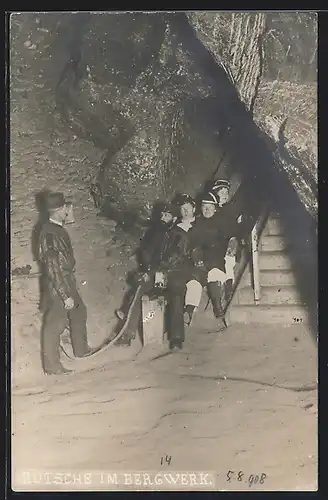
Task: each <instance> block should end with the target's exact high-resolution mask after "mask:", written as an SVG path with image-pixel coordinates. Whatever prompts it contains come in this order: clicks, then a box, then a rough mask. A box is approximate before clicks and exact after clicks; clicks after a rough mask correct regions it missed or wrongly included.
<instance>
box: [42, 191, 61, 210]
mask: <svg viewBox="0 0 328 500" xmlns="http://www.w3.org/2000/svg"><path fill="white" fill-rule="evenodd" d="M45 204H46V207H47V209H48V210H55V209H57V208H61V207H63V206H64V205H65V204H66V200H65V197H64V195H63V193H48V194H47V195H46V197H45Z"/></svg>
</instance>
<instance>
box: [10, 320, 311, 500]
mask: <svg viewBox="0 0 328 500" xmlns="http://www.w3.org/2000/svg"><path fill="white" fill-rule="evenodd" d="M204 316H205V318H206V319H207V321H204ZM200 323H201V325H200ZM205 323H207V325H208V326H209V327H210V328H211V326H212V323H213V322H212V320H211V319H210V318H209V317H208V313H201V312H199V314H198V318H197V323H196V324H195V325H194V326H193V328H191V329H190V331H189V332H188V338H187V341H186V343H185V348H184V350H183V351H182V352H181V353H174V354H170V355H168V356H163V357H158V356H159V355H160V354H161V353H164V352H165V351H164V349H163V348H161V347H160V346H154V347H150V346H149V347H148V348H145V349H144V350H143V351H140V346H139V345H138V342H137V341H135V345H133V346H132V347H131V348H112V349H111V350H110V351H109V352H108V353H106V354H105V355H103V356H101V355H100V356H98V358H97V359H96V360H95V361H94V363H92V362H91V361H90V360H89V361H88V363H89V365H88V366H87V365H86V364H85V365H84V366H83V362H82V363H81V367H80V368H78V369H77V372H75V373H74V374H70V375H68V376H65V377H44V378H43V379H42V380H41V379H40V381H39V383H38V384H31V385H29V386H28V385H26V386H25V387H23V386H22V387H20V388H16V390H14V391H13V396H12V413H13V421H12V423H13V425H12V433H13V437H12V452H13V487H14V489H17V490H36V491H38V490H45V491H47V490H51V489H53V490H57V489H58V490H63V489H66V490H70V489H73V490H74V489H79V488H81V489H86V490H88V489H89V490H97V489H105V490H110V489H113V488H116V489H130V488H131V486H129V481H130V479H129V478H130V476H128V475H127V476H125V475H124V473H125V474H129V473H130V472H131V471H133V472H136V471H143V472H144V473H145V472H149V471H155V472H158V473H159V472H160V473H164V472H165V473H170V474H176V473H177V472H179V471H180V472H181V471H189V472H194V471H198V472H199V471H203V472H204V471H205V472H207V473H209V474H210V476H209V477H210V478H214V479H213V480H212V482H214V480H215V483H213V485H212V486H203V489H204V488H205V489H208V488H210V489H211V487H214V488H215V489H219V490H249V489H256V490H258V489H261V490H314V489H316V484H317V409H316V408H317V393H316V390H307V389H311V388H312V389H313V386H315V382H316V349H315V347H314V345H313V343H312V340H311V338H310V335H309V334H308V332H307V331H306V330H304V329H302V327H300V326H295V327H289V328H286V329H281V328H279V329H277V328H274V327H270V328H267V327H266V328H260V327H256V328H250V327H246V326H245V327H243V326H238V327H237V326H235V327H230V328H229V330H227V331H226V332H225V333H220V334H218V333H206V329H204V326H205ZM154 358H157V359H154ZM218 377H219V379H218ZM225 377H226V378H225ZM272 384H275V386H272ZM281 386H283V387H281ZM300 387H303V389H305V390H303V391H298V390H297V389H298V388H300ZM295 389H296V391H295ZM163 457H164V459H163ZM165 457H170V458H166V459H165ZM161 461H162V462H163V464H162V463H161ZM168 462H170V464H168ZM229 470H230V471H235V473H234V474H231V473H230V475H229V476H231V480H230V481H228V477H229V476H228V475H227V474H228V472H229ZM120 471H121V472H120ZM240 471H242V472H241V474H240V475H239V477H240V478H241V479H242V480H239V479H238V474H237V473H238V472H240ZM56 472H57V473H58V472H60V473H61V474H70V476H66V477H67V478H68V479H66V480H65V481H67V482H68V484H62V482H63V481H64V479H63V477H64V476H63V475H62V476H58V477H60V478H61V479H58V477H57V479H55V478H56V476H55V473H56ZM155 472H154V473H155ZM45 473H49V475H48V476H46V475H44V474H45ZM115 473H116V474H117V483H118V484H114V485H113V484H107V483H108V481H109V479H106V478H108V476H106V474H109V475H110V477H111V478H112V477H113V474H115ZM42 474H43V476H42ZM78 474H85V476H82V477H83V478H85V479H82V480H81V479H80V480H79V481H82V484H81V485H80V484H79V482H78V480H77V479H76V477H77V475H78ZM88 474H89V475H88ZM256 476H258V477H259V478H261V477H262V478H263V480H262V482H263V484H260V482H258V483H257V484H254V483H252V478H255V477H256ZM72 478H73V479H72ZM101 478H102V479H101ZM136 481H137V479H136ZM58 482H59V483H60V484H58ZM166 487H168V486H166ZM134 488H136V489H147V488H148V489H149V488H154V489H162V486H158V485H157V486H156V485H155V486H154V484H153V485H152V486H151V485H149V483H147V482H146V485H140V482H139V485H138V482H137V484H135V485H134ZM179 488H185V489H188V490H192V489H197V488H195V487H193V486H190V484H189V485H188V486H179V487H178V488H175V489H179ZM163 489H164V487H163Z"/></svg>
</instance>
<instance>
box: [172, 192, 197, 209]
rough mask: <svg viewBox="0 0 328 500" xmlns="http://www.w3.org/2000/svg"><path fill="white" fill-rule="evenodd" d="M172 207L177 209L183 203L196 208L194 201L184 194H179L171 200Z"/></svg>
mask: <svg viewBox="0 0 328 500" xmlns="http://www.w3.org/2000/svg"><path fill="white" fill-rule="evenodd" d="M173 203H174V205H176V206H178V207H182V205H184V204H185V203H190V204H191V205H192V206H193V207H195V206H196V202H195V200H194V199H193V198H192V197H191V196H190V195H189V194H186V193H179V194H177V195H176V197H175V198H174V200H173Z"/></svg>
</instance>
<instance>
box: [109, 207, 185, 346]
mask: <svg viewBox="0 0 328 500" xmlns="http://www.w3.org/2000/svg"><path fill="white" fill-rule="evenodd" d="M156 215H157V214H156ZM175 220H176V217H175V216H174V213H173V207H172V206H171V205H170V204H168V203H167V204H162V205H161V206H159V207H158V216H155V217H154V221H153V224H152V225H151V227H150V229H149V230H148V231H147V233H146V234H145V236H144V238H143V240H142V242H141V246H140V252H139V260H140V272H139V273H138V275H137V280H136V281H137V284H138V285H141V289H140V290H139V298H138V300H137V301H136V302H135V304H134V307H133V308H132V310H131V311H130V319H129V324H128V326H127V328H126V331H125V333H124V334H123V335H122V337H121V338H120V339H118V340H117V342H115V345H116V346H130V345H131V340H132V338H133V336H134V335H135V332H136V331H137V329H138V324H139V321H140V315H141V297H142V295H144V294H145V293H149V292H151V290H152V289H153V288H154V275H155V270H156V269H157V268H158V266H159V263H160V256H161V248H162V243H163V239H164V236H165V234H166V232H167V231H168V230H169V229H170V228H171V227H172V226H173V224H174V222H175ZM135 293H136V288H135V287H133V288H132V289H131V291H130V293H129V294H128V296H127V297H126V300H125V304H124V306H123V307H122V308H121V309H117V310H116V311H115V313H116V315H117V317H118V318H119V319H120V320H121V323H120V324H119V327H120V326H123V324H122V322H124V321H125V318H126V315H127V314H128V312H129V310H130V307H131V304H132V302H133V300H134V297H135Z"/></svg>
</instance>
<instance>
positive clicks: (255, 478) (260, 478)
mask: <svg viewBox="0 0 328 500" xmlns="http://www.w3.org/2000/svg"><path fill="white" fill-rule="evenodd" d="M226 476H227V481H228V482H230V481H239V482H246V483H248V486H249V487H250V488H251V487H252V486H253V484H264V481H265V480H266V478H267V475H266V474H265V472H262V473H261V474H250V475H249V476H248V477H247V475H245V474H244V472H243V471H242V470H240V471H234V470H229V471H228V472H227V475H226Z"/></svg>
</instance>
